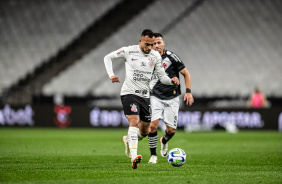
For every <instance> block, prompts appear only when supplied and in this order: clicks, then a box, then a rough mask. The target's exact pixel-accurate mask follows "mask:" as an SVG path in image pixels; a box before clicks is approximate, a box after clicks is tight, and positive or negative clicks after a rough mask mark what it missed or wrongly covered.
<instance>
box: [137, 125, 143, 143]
mask: <svg viewBox="0 0 282 184" xmlns="http://www.w3.org/2000/svg"><path fill="white" fill-rule="evenodd" d="M137 136H138V141H142V139H144V136H143V135H141V134H140V130H139V128H138V132H137Z"/></svg>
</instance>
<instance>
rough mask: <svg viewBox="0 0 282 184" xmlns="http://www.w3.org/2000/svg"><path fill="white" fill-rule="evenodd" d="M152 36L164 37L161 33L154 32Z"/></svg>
mask: <svg viewBox="0 0 282 184" xmlns="http://www.w3.org/2000/svg"><path fill="white" fill-rule="evenodd" d="M154 36H155V38H157V37H161V38H164V37H163V35H162V34H161V33H154Z"/></svg>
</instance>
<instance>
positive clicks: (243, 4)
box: [43, 0, 282, 97]
mask: <svg viewBox="0 0 282 184" xmlns="http://www.w3.org/2000/svg"><path fill="white" fill-rule="evenodd" d="M193 2H194V1H184V0H178V1H173V2H172V1H169V0H166V1H156V2H155V3H154V4H152V6H150V7H149V8H147V9H146V10H145V11H144V12H142V14H141V15H140V16H138V17H136V18H135V19H133V20H132V21H131V22H130V23H129V24H128V25H126V26H125V27H124V28H123V29H121V30H119V31H117V32H116V33H115V34H114V35H113V36H111V37H109V38H108V40H106V41H105V42H104V43H101V45H100V46H99V47H98V48H97V49H95V50H93V51H92V52H91V53H90V54H89V55H87V56H85V57H84V58H83V59H82V60H81V61H80V62H78V63H77V64H76V65H75V66H73V67H72V68H70V69H68V70H66V71H65V72H63V73H62V75H60V76H59V77H57V78H56V79H54V80H52V81H51V82H50V83H49V84H47V85H46V86H44V88H43V93H44V94H46V95H52V94H55V93H64V94H66V95H80V96H83V95H86V94H92V95H94V96H97V95H98V96H99V95H105V94H106V95H109V96H113V95H114V96H115V95H118V94H119V90H120V88H121V85H122V84H111V83H110V81H109V79H108V77H107V75H106V73H105V69H104V64H103V57H104V56H105V55H106V54H107V53H109V52H111V51H113V50H116V49H118V48H120V47H122V46H127V45H133V44H137V41H138V38H139V34H140V32H141V31H142V30H143V29H144V28H151V29H153V30H154V31H162V30H163V28H165V26H166V25H167V24H170V23H171V21H174V20H175V18H177V17H178V16H179V15H181V14H182V13H183V12H184V11H185V10H186V9H187V8H189V6H191V5H192V3H193ZM281 7H282V4H281V2H280V1H245V0H239V1H238V0H231V1H224V0H209V1H205V2H204V3H203V4H202V5H201V6H200V7H199V8H198V9H197V10H195V11H194V12H193V13H191V14H190V15H189V16H186V17H184V18H182V19H181V21H180V22H178V23H177V24H174V25H175V27H171V28H170V30H169V31H168V32H167V33H166V34H164V36H165V39H166V41H167V46H166V48H167V49H169V50H172V51H174V52H176V53H177V54H178V55H179V57H180V58H182V60H183V61H184V62H185V64H186V66H187V68H188V69H189V71H190V73H191V76H192V89H193V94H194V95H196V96H199V97H201V96H202V97H205V96H207V97H212V96H218V97H223V96H248V95H249V94H250V93H251V92H252V90H253V88H254V86H256V85H258V86H260V87H261V88H262V90H263V91H264V92H265V93H266V95H268V96H277V97H281V96H282V85H281V84H282V72H281V69H282V62H281V58H282V52H281V50H282V45H281V44H282V37H281V28H282V21H281V17H282V15H281V11H279V9H280V8H281ZM115 65H116V69H115V71H116V73H117V74H118V75H120V76H121V77H122V78H123V77H124V73H125V71H124V65H123V63H122V62H117V63H116V64H115ZM76 72H77V73H79V74H80V75H79V76H76V75H75V76H74V75H73V74H74V73H76ZM81 84H83V85H81ZM109 88H110V90H109Z"/></svg>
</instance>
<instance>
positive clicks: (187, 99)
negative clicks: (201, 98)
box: [184, 93, 194, 106]
mask: <svg viewBox="0 0 282 184" xmlns="http://www.w3.org/2000/svg"><path fill="white" fill-rule="evenodd" d="M184 102H185V104H186V105H189V106H191V105H192V104H193V103H194V98H193V96H192V94H191V93H185V95H184Z"/></svg>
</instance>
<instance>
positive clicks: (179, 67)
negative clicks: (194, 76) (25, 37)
mask: <svg viewBox="0 0 282 184" xmlns="http://www.w3.org/2000/svg"><path fill="white" fill-rule="evenodd" d="M170 57H171V58H172V59H171V61H172V64H173V65H174V67H175V68H176V70H177V71H178V72H180V71H181V70H183V69H184V68H185V65H184V63H183V62H182V61H181V59H180V58H179V57H178V56H177V55H176V54H174V53H171V54H170Z"/></svg>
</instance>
